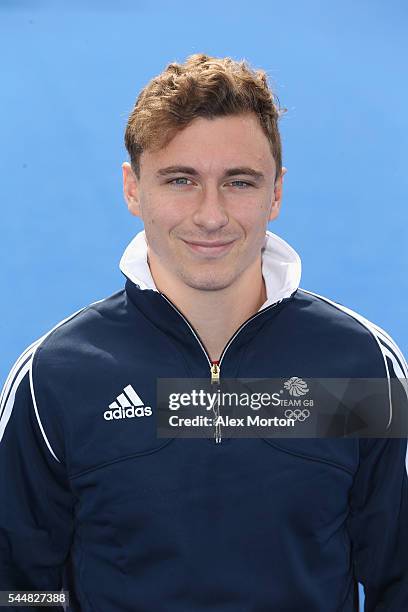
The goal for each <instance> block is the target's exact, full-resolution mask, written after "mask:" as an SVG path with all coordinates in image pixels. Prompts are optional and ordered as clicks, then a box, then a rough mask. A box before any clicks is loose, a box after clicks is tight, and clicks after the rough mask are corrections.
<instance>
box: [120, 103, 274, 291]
mask: <svg viewBox="0 0 408 612" xmlns="http://www.w3.org/2000/svg"><path fill="white" fill-rule="evenodd" d="M122 168H123V179H124V194H125V198H126V201H127V203H128V207H129V210H130V212H131V213H132V214H134V215H136V216H139V217H141V219H142V220H143V223H144V228H145V232H146V239H147V243H148V257H149V261H150V263H151V265H152V261H153V260H154V261H156V262H158V264H159V266H160V268H161V269H162V270H166V272H167V273H168V274H169V275H170V276H169V277H170V278H171V277H176V278H178V279H179V280H181V281H182V282H183V283H184V284H186V285H188V286H189V287H193V288H195V289H201V290H210V291H211V290H217V289H224V288H226V287H228V286H230V285H232V284H233V283H234V281H235V280H236V279H237V278H238V277H239V276H240V274H242V272H243V271H244V270H245V269H247V268H248V267H249V266H250V265H251V264H252V265H255V263H254V262H255V261H256V259H257V258H258V259H259V261H260V256H261V248H262V246H263V242H264V237H265V231H266V229H267V224H268V221H270V220H272V219H274V218H275V217H277V215H278V214H279V207H280V202H281V195H282V194H281V191H282V177H280V179H279V180H278V181H277V182H276V184H275V183H274V181H275V162H274V159H273V156H272V153H271V150H270V146H269V142H268V140H267V138H266V136H265V134H264V133H263V131H262V128H261V126H260V124H259V122H258V119H257V117H256V116H255V114H245V115H239V116H227V117H217V118H215V119H205V118H201V117H200V118H197V119H195V120H194V121H193V122H192V123H190V124H189V125H188V126H187V127H186V128H184V129H183V130H182V131H181V132H179V133H177V134H176V136H175V137H174V138H173V139H172V140H171V141H170V143H169V144H168V145H167V146H166V147H164V148H162V149H160V150H159V151H154V152H153V151H148V150H147V151H144V152H143V153H142V156H141V160H140V179H139V180H138V179H137V178H136V176H135V174H134V173H133V171H132V169H131V166H130V165H129V164H128V163H124V164H123V166H122ZM197 243H201V246H200V245H198V244H197ZM220 243H221V244H222V245H223V246H216V245H219V244H220ZM226 243H228V244H226Z"/></svg>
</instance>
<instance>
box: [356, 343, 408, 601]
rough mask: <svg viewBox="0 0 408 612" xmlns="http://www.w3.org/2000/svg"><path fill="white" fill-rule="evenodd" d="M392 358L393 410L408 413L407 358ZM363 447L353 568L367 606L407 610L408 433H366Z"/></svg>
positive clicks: (357, 482)
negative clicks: (387, 435)
mask: <svg viewBox="0 0 408 612" xmlns="http://www.w3.org/2000/svg"><path fill="white" fill-rule="evenodd" d="M394 346H395V345H394ZM387 361H388V372H389V374H390V377H391V378H393V379H394V381H393V384H394V389H398V393H397V397H396V396H395V395H394V403H395V404H394V410H395V411H397V410H398V411H399V413H400V414H401V413H402V412H405V413H408V398H407V394H406V382H407V381H406V378H404V375H405V365H406V362H405V360H404V358H403V356H402V355H401V353H400V360H399V364H400V365H401V366H402V367H403V369H401V368H400V367H399V366H398V364H397V362H395V359H392V360H391V359H387ZM394 366H395V369H394ZM396 369H398V378H401V382H400V383H399V382H398V381H396V378H397V377H396V374H395V370H396ZM395 382H397V386H395ZM397 404H398V406H397ZM395 414H396V412H395ZM394 433H395V432H394ZM404 435H405V436H406V431H405V432H404ZM359 452H360V462H359V467H358V470H357V473H356V475H355V479H354V482H353V486H352V490H351V496H350V514H349V519H348V527H349V533H350V537H351V541H352V555H353V566H354V574H355V577H356V580H358V582H360V583H361V584H362V585H363V587H364V608H363V610H364V612H402V611H403V610H408V473H407V469H408V468H407V438H406V437H395V436H394V437H392V438H391V437H390V438H361V439H360V440H359Z"/></svg>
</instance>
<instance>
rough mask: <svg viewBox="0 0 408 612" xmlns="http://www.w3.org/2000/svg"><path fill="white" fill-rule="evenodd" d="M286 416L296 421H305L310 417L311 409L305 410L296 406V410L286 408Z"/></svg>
mask: <svg viewBox="0 0 408 612" xmlns="http://www.w3.org/2000/svg"><path fill="white" fill-rule="evenodd" d="M285 417H286V418H287V419H294V420H295V421H305V420H306V419H307V418H308V417H310V410H308V409H307V408H306V409H305V410H300V409H299V408H296V410H285Z"/></svg>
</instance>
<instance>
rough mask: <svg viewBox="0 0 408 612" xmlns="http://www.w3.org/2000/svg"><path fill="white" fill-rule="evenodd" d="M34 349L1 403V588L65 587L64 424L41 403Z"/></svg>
mask: <svg viewBox="0 0 408 612" xmlns="http://www.w3.org/2000/svg"><path fill="white" fill-rule="evenodd" d="M34 353H35V351H34V350H31V351H30V350H27V351H26V353H24V354H23V355H22V356H21V357H20V358H19V360H17V362H16V364H15V365H14V367H13V368H12V370H11V372H10V374H9V377H8V379H7V381H6V383H5V385H4V388H3V392H2V397H1V404H0V406H1V412H0V415H1V416H0V500H1V503H0V590H1V591H10V590H14V591H17V590H26V591H27V590H53V591H58V590H60V589H61V588H62V586H63V582H62V581H63V572H64V566H65V563H66V560H67V556H68V555H69V552H70V545H71V540H72V535H73V523H74V522H73V507H74V499H73V496H72V493H71V491H70V487H69V482H68V478H67V473H66V469H65V466H64V462H63V459H62V455H63V449H62V446H61V439H60V440H58V432H59V433H60V435H62V434H61V432H60V429H59V428H60V424H59V423H58V421H57V420H56V419H55V417H53V419H55V422H53V421H52V419H50V418H49V417H48V416H44V414H43V415H41V410H42V408H41V406H37V403H36V399H35V393H34V391H33V389H34V387H33V380H32V375H33V374H32V365H33V355H34ZM47 426H48V429H47ZM57 449H58V450H57ZM57 453H58V454H57ZM58 455H60V456H58ZM1 609H2V610H3V609H4V610H5V609H7V610H9V609H10V610H12V609H13V610H14V609H15V608H14V607H13V608H12V607H7V608H1ZM22 609H24V610H25V609H27V610H29V611H30V612H32V611H33V610H36V609H38V610H40V609H41V610H42V609H43V608H42V607H41V608H40V607H33V606H30V607H28V606H27V607H25V606H24V607H23V606H20V607H19V610H22ZM47 609H50V608H47ZM51 609H54V606H52V608H51ZM55 609H56V610H62V608H61V605H58V606H57V607H55Z"/></svg>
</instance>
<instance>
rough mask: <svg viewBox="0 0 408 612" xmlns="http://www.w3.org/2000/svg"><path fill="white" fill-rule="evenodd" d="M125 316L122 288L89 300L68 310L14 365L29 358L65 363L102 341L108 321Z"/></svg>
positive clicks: (34, 361)
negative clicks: (71, 310) (74, 309)
mask: <svg viewBox="0 0 408 612" xmlns="http://www.w3.org/2000/svg"><path fill="white" fill-rule="evenodd" d="M125 315H126V298H125V290H124V289H122V290H120V291H117V292H115V293H113V294H111V295H109V296H107V297H105V298H103V299H100V300H97V301H95V302H91V303H90V304H87V305H86V306H83V307H82V308H80V309H79V310H77V311H75V312H73V313H71V314H70V315H68V316H67V317H65V318H64V319H62V320H61V321H59V322H58V323H56V324H55V325H54V326H53V327H51V328H50V329H49V330H48V331H47V332H46V333H44V334H43V335H42V336H40V337H39V338H37V339H36V340H34V342H32V343H31V344H30V346H28V347H27V348H26V349H25V350H24V351H23V352H22V353H21V354H20V355H19V357H18V358H17V361H16V363H15V364H14V365H13V368H12V369H15V368H16V365H17V364H19V363H22V362H27V361H29V360H31V361H32V362H33V363H34V364H36V363H37V362H38V360H39V356H41V362H42V363H48V364H49V365H51V366H58V365H59V364H61V363H64V365H67V364H68V363H69V361H70V360H72V361H73V362H75V359H76V358H77V356H78V355H80V354H81V352H87V351H88V350H89V346H92V345H93V344H98V342H102V343H103V340H104V337H105V336H106V335H107V334H109V329H110V328H111V326H112V322H114V321H115V320H118V321H119V320H120V319H123V317H124V316H125Z"/></svg>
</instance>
